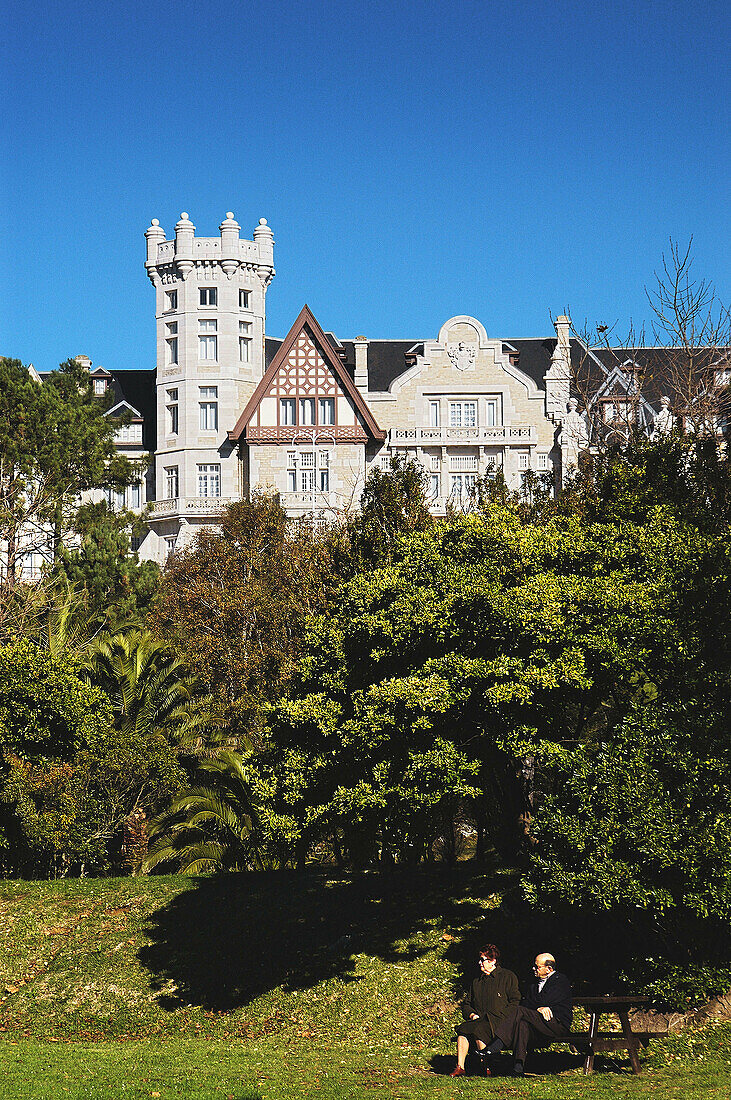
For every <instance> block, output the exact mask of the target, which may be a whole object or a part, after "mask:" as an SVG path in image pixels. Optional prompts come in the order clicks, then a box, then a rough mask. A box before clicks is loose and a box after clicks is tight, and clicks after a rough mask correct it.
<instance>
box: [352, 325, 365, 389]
mask: <svg viewBox="0 0 731 1100" xmlns="http://www.w3.org/2000/svg"><path fill="white" fill-rule="evenodd" d="M353 346H354V348H355V375H354V377H353V381H354V382H355V384H356V386H357V387H358V389H359V390H361V391H362V392H363V393H368V341H367V340H366V338H365V336H356V338H355V340H354V341H353Z"/></svg>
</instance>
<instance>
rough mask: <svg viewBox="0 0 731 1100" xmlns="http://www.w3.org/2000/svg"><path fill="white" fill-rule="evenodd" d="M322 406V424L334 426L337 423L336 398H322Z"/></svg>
mask: <svg viewBox="0 0 731 1100" xmlns="http://www.w3.org/2000/svg"><path fill="white" fill-rule="evenodd" d="M319 406H320V410H319V411H320V423H321V424H334V423H335V398H334V397H321V398H320V401H319Z"/></svg>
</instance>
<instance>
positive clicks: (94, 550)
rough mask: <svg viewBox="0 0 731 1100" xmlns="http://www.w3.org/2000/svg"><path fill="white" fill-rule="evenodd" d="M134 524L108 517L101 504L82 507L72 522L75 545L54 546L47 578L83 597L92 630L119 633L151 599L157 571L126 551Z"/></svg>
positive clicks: (128, 517)
mask: <svg viewBox="0 0 731 1100" xmlns="http://www.w3.org/2000/svg"><path fill="white" fill-rule="evenodd" d="M136 522H138V521H136V519H135V517H134V516H133V515H132V514H131V513H129V512H122V513H118V512H113V511H112V510H111V509H110V508H109V507H108V505H107V504H106V502H103V503H101V504H85V505H82V506H81V507H80V508H79V509H78V511H77V512H76V516H75V518H74V521H73V527H74V531H75V533H76V534H77V535H78V536H79V539H80V545H79V546H77V547H75V548H73V549H69V548H68V547H66V546H65V545H61V546H60V547H59V551H58V556H57V559H56V562H55V564H54V568H53V574H52V575H53V577H54V579H58V580H59V581H62V582H64V583H65V584H66V585H68V587H69V588H70V589H72V590H73V591H75V592H77V593H79V594H83V597H84V607H85V617H86V619H87V621H88V624H89V626H90V627H91V628H92V629H93V628H100V627H101V628H102V629H104V630H108V631H114V630H116V629H120V628H124V627H125V626H126V625H127V624H129V623H130V622H133V621H135V620H137V619H140V618H141V617H142V616H143V615H144V613H145V612H146V611H147V609H148V607H149V605H150V604H151V602H152V600H153V598H154V596H155V593H156V591H157V586H158V583H159V575H160V570H159V567H158V566H157V565H156V564H155V562H151V561H144V562H140V561H139V560H138V557H137V554H136V553H133V552H132V550H131V536H130V531H131V530H132V529H133V527H134V525H135V523H136Z"/></svg>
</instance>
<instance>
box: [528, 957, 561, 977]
mask: <svg viewBox="0 0 731 1100" xmlns="http://www.w3.org/2000/svg"><path fill="white" fill-rule="evenodd" d="M533 969H534V970H535V971H536V973H537V974H538V977H539V978H546V977H548V975H549V974H550V973H552V972H553V971H554V970H555V969H556V960H555V959H554V957H553V955H552V954H551V953H550V951H542V952H541V954H540V955H536V961H535V963H534V965H533Z"/></svg>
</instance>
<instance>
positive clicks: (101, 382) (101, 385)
mask: <svg viewBox="0 0 731 1100" xmlns="http://www.w3.org/2000/svg"><path fill="white" fill-rule="evenodd" d="M106 392H107V380H106V378H95V379H94V393H96V394H98V395H99V396H100V397H101V396H102V395H103V394H105V393H106Z"/></svg>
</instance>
